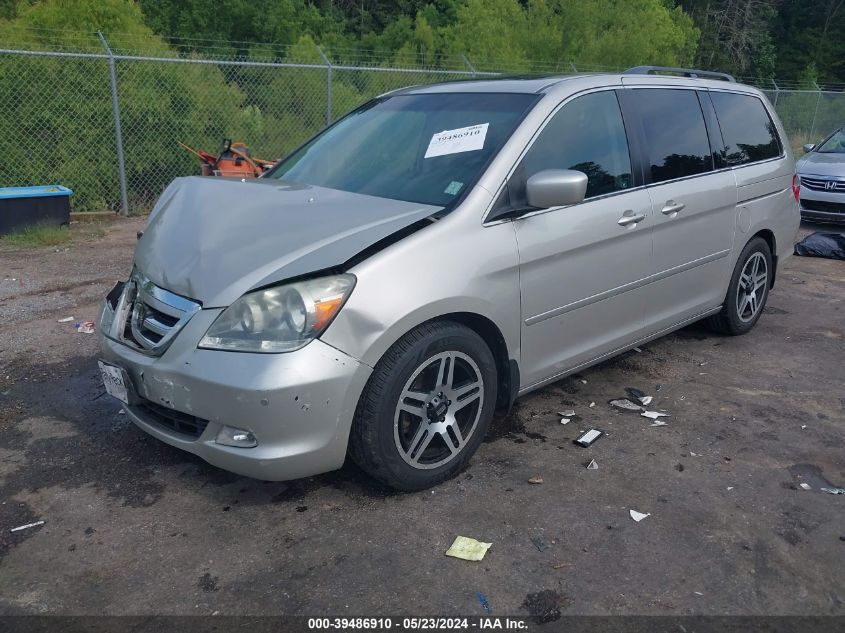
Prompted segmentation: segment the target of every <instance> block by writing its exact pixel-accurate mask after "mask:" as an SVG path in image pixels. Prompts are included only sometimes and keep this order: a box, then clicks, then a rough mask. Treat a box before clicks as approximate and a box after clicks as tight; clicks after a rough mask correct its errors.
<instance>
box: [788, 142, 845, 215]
mask: <svg viewBox="0 0 845 633" xmlns="http://www.w3.org/2000/svg"><path fill="white" fill-rule="evenodd" d="M804 151H805V152H807V153H806V154H805V155H804V156H802V157H801V158H800V159H799V160H798V163H797V164H796V169H797V170H798V176H799V177H800V179H801V183H800V184H801V201H800V202H801V217H803V218H804V219H805V220H812V221H813V222H845V128H840V129H838V130H836V131H835V132H834V133H833V134H831V135H830V136H828V137H827V138H826V139H824V140H823V141H822V142H821V143H819V144H818V145H812V144H811V145H805V146H804Z"/></svg>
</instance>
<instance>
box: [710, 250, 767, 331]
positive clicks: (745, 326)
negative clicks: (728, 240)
mask: <svg viewBox="0 0 845 633" xmlns="http://www.w3.org/2000/svg"><path fill="white" fill-rule="evenodd" d="M772 274H773V270H772V251H771V249H770V248H769V244H768V243H767V242H766V240H764V239H763V238H762V237H755V238H754V239H752V240H751V241H749V242H748V244H746V245H745V248H744V249H742V253H740V255H739V259H737V262H736V266H735V267H734V272H733V275H732V276H731V283H730V286H729V287H728V294H727V296H726V297H725V303H724V305H723V306H722V311H721V312H719V314H716V315H714V316H712V317H710V318H709V319H708V320H707V323H708V325H709V326H710V327H711V328H712V329H714V330H715V331H717V332H719V333H721V334H727V335H729V336H737V335H739V334H745V333H747V332H750V331H751V329H752V328H753V327H754V326H755V325H756V323H757V321H758V320H759V319H760V315H761V314H763V308H765V307H766V300H767V299H768V298H769V287H770V286H771V282H772Z"/></svg>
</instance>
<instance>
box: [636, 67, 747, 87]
mask: <svg viewBox="0 0 845 633" xmlns="http://www.w3.org/2000/svg"><path fill="white" fill-rule="evenodd" d="M656 73H675V74H678V75H682V76H683V77H693V78H695V79H697V78H699V77H701V78H702V79H706V78H712V79H721V80H723V81H730V82H731V83H736V79H734V76H733V75H729V74H728V73H720V72H716V71H714V70H698V69H696V68H673V67H672V66H635V67H634V68H629V69H628V70H626V71H624V72H623V73H622V74H623V75H653V74H656Z"/></svg>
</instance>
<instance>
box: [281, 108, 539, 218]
mask: <svg viewBox="0 0 845 633" xmlns="http://www.w3.org/2000/svg"><path fill="white" fill-rule="evenodd" d="M538 98H539V95H534V94H517V93H498V94H488V93H434V94H419V95H397V96H394V97H386V98H382V99H376V100H374V101H371V102H370V103H368V104H366V105H364V106H362V107H361V108H359V109H358V110H355V111H354V112H352V113H351V114H349V115H347V116H346V117H344V118H343V119H342V120H340V121H338V122H337V123H336V124H335V125H333V126H332V127H330V128H328V129H327V130H325V131H324V132H322V133H321V134H318V135H317V136H316V137H314V138H313V139H311V140H310V141H309V142H308V143H306V144H305V145H303V146H302V147H301V148H299V149H298V150H297V151H295V152H294V153H293V154H291V155H290V156H289V157H288V158H286V159H284V160H282V161H281V162H280V163H279V165H278V166H277V167H276V168H274V169H273V170H272V171H271V172H269V173H268V174H267V176H266V177H270V178H278V179H279V180H283V181H285V182H291V183H299V184H308V185H315V186H319V187H328V188H331V189H339V190H341V191H350V192H353V193H360V194H366V195H370V196H378V197H381V198H391V199H394V200H404V201H407V202H418V203H422V204H430V205H436V206H444V207H445V206H448V205H449V204H450V203H451V202H452V201H453V200H455V199H456V198H457V197H459V196H460V195H461V194H462V193H464V192H465V191H466V190H467V189H469V188H470V187H471V186H472V185H473V184H474V183H475V181H476V180H477V179H478V178H479V177H480V176H481V174H482V173H483V171H484V169H485V168H486V167H487V164H488V163H489V162H490V160H491V159H492V158H493V157H494V156H495V155H496V153H497V152H498V151H499V149H500V148H501V147H502V145H503V144H504V142H505V141H506V140H507V139H508V137H509V136H510V135H511V133H512V132H513V131H514V129H515V128H516V126H517V125H518V124H519V123H520V121H522V119H523V118H524V116H525V115H526V114H527V112H528V110H530V108H531V106H532V105H533V104H534V103H535V102H536V101H537V100H538Z"/></svg>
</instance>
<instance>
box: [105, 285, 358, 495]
mask: <svg viewBox="0 0 845 633" xmlns="http://www.w3.org/2000/svg"><path fill="white" fill-rule="evenodd" d="M113 306H116V302H112V303H110V301H109V300H107V301H106V302H105V304H104V306H103V313H101V317H100V321H99V322H100V323H101V324H102V323H103V322H104V318H103V317H105V321H106V323H108V321H109V319H110V318H111V316H112V313H111V312H110V311H113ZM221 312H222V310H221V309H207V310H198V311H196V312H195V313H194V314H193V315H192V316H191V318H190V319H189V320H187V322H185V323H184V325H183V326H182V328H181V329H180V331H179V332H178V335H176V336H175V337H174V338H173V339H172V341H170V342H169V346H168V347H167V349H166V350H165V351H164V352H163V353H162V354H161V355H160V356H154V355H150V354H149V353H146V352H145V350H141V349H137V348H133V347H130V346H129V345H127V344H126V343H125V342H121V341H118V340H115V339H114V338H111V337H109V336H107V335H105V334H104V333H103V328H102V327H101V328H100V329H99V336H100V339H101V348H102V357H103V360H104V361H106V362H107V363H111V364H113V365H115V366H117V367H119V368H121V369H122V370H124V372H125V374H124V375H125V376H126V380H127V381H128V383H129V384H128V385H127V388H128V391H129V397H128V400H129V404H126V405H124V409H125V410H126V413H127V415H128V416H129V418H130V419H131V420H132V421H133V422H134V423H135V424H136V425H137V426H139V427H140V428H141V429H143V430H144V431H146V432H147V433H149V434H150V435H153V436H155V437H157V438H158V439H160V440H162V441H163V442H166V443H168V444H170V445H172V446H176V447H177V448H181V449H183V450H186V451H188V452H190V453H193V454H195V455H197V456H199V457H201V458H202V459H204V460H205V461H207V462H209V463H210V464H213V465H215V466H218V467H220V468H223V469H225V470H229V471H232V472H235V473H238V474H241V475H246V476H249V477H255V478H257V479H263V480H273V481H279V480H287V479H296V478H299V477H306V476H310V475H314V474H318V473H322V472H326V471H329V470H334V469H337V468H340V467H341V466H342V465H343V461H344V459H345V456H346V445H347V441H348V437H349V429H350V426H351V424H352V418H353V416H354V414H355V408H356V406H357V403H358V398H359V396H360V394H361V392H362V391H363V389H364V385H365V383H366V381H367V379H368V378H369V375H370V372H371V369H370V368H369V367H368V366H366V365H364V364H362V363H359V362H358V361H356V360H355V359H353V358H351V357H349V356H347V355H346V354H344V353H343V352H340V351H338V350H337V349H335V348H333V347H331V346H329V345H327V344H325V343H323V342H322V341H320V340H315V341H312V342H311V343H309V344H308V345H306V346H305V347H303V348H302V349H300V350H297V351H295V352H289V353H283V354H254V353H241V352H226V351H216V350H205V349H197V342H198V341H199V340H200V339H201V338H202V336H203V335H204V334H205V332H206V331H207V330H208V328H209V326H210V325H211V324H212V323H213V322H214V320H215V319H216V318H217V317H218V315H219V314H220V313H221ZM232 429H235V430H236V431H244V432H245V433H246V434H249V435H248V437H250V438H253V439H254V440H255V446H253V447H250V448H242V447H239V446H231V445H226V444H223V443H220V442H221V441H225V439H221V438H224V437H225V436H226V435H227V433H228V434H229V436H231V431H232ZM221 432H222V433H221ZM250 443H251V442H250Z"/></svg>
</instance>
